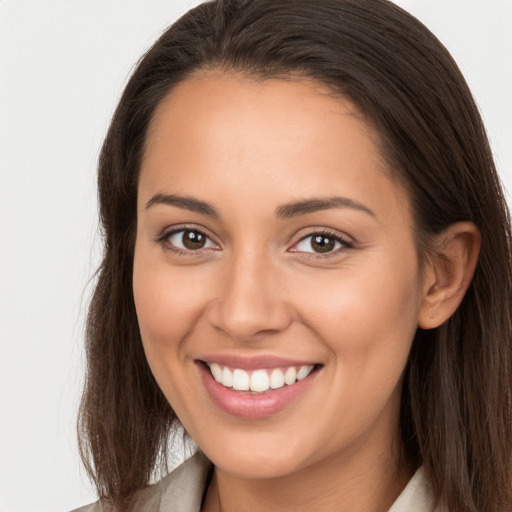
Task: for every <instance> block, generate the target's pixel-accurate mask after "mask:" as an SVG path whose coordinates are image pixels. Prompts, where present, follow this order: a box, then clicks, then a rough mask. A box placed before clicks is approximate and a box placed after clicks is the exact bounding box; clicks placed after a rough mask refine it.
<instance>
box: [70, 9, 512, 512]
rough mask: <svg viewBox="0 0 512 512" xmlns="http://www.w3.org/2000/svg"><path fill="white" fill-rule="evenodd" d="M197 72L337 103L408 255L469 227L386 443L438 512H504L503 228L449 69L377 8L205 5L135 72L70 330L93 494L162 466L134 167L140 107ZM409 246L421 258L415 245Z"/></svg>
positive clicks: (508, 470) (511, 422)
mask: <svg viewBox="0 0 512 512" xmlns="http://www.w3.org/2000/svg"><path fill="white" fill-rule="evenodd" d="M205 69H219V70H225V71H230V70H235V71H237V72H241V73H244V74H246V75H248V76H249V77H253V78H255V79H266V78H269V77H290V76H292V77H293V76H296V75H300V76H304V77H307V78H309V79H313V80H315V81H317V82H320V83H322V84H325V85H328V86H329V87H330V88H331V89H332V90H333V91H334V92H336V93H338V94H341V95H344V96H346V97H347V98H349V99H350V100H352V101H353V102H354V103H355V105H356V106H357V107H358V108H359V110H360V111H361V112H362V113H363V114H364V115H365V118H366V119H367V120H368V121H369V123H371V124H372V126H373V127H374V128H375V129H376V132H377V133H378V134H379V138H380V140H381V142H382V150H383V153H384V156H385V158H386V160H387V162H388V165H389V168H390V169H391V170H392V172H394V173H395V175H396V176H398V178H399V180H400V182H401V183H403V184H404V185H405V187H406V188H407V190H408V192H409V195H410V198H411V203H412V206H413V210H414V215H415V221H416V234H417V239H418V244H419V248H420V252H421V251H422V250H425V247H426V245H425V244H424V243H423V242H425V241H426V240H428V238H429V235H433V234H436V233H439V232H441V231H442V230H443V229H445V228H446V227H448V226H449V225H450V224H453V223H455V222H457V221H464V220H468V221H472V222H474V223H475V224H476V226H477V227H478V228H479V230H480V232H481V235H482V249H481V253H480V258H479V263H478V266H477V269H476V272H475V275H474V279H473V282H472V284H471V286H470V288H469V290H468V292H467V294H466V296H465V298H464V299H463V302H462V304H461V306H460V307H459V309H458V310H457V311H456V313H455V314H454V315H453V316H452V317H451V318H450V319H449V320H448V321H447V322H446V323H444V324H443V325H442V326H441V327H439V328H437V329H433V330H430V331H423V330H418V332H417V335H416V337H415V340H414V342H413V346H412V351H411V354H410V358H409V362H408V365H407V368H406V371H405V377H404V385H403V392H402V408H401V418H400V435H401V441H402V445H403V452H404V454H405V457H406V458H407V460H408V461H409V462H410V463H412V464H414V465H416V466H418V465H420V464H423V465H424V466H425V468H426V471H427V474H428V475H429V478H430V479H431V481H432V483H433V486H434V489H435V492H436V494H437V496H438V497H439V498H440V499H441V500H442V501H444V502H445V504H446V505H447V507H448V509H449V510H450V511H451V512H463V511H464V512H467V511H474V512H477V511H478V512H482V511H489V512H497V511H509V510H511V509H512V441H511V440H512V401H511V386H512V374H511V357H512V356H511V352H512V351H511V325H512V324H511V311H510V306H511V291H512V275H511V274H512V263H511V231H510V221H509V216H508V210H507V206H506V202H505V200H504V198H503V194H502V191H501V187H500V182H499V179H498V177H497V174H496V170H495V167H494V163H493V159H492V155H491V151H490V148H489V144H488V141H487V136H486V133H485V129H484V126H483V124H482V120H481V118H480V115H479V113H478V109H477V107H476V105H475V103H474V101H473V99H472V96H471V94H470V91H469V90H468V87H467V85H466V83H465V81H464V79H463V77H462V75H461V73H460V72H459V70H458V68H457V66H456V64H455V63H454V61H453V59H452V58H451V56H450V55H449V53H448V52H447V50H446V49H445V48H444V47H443V46H442V45H441V43H440V42H439V41H438V40H437V39H436V38H435V37H434V36H433V35H432V34H431V33H430V32H429V31H428V29H426V28H425V27H424V26H423V25H422V24H421V23H420V22H419V21H418V20H416V19H415V18H413V17H412V16H410V15H409V14H407V13H406V12H404V11H403V10H401V9H400V8H398V7H397V6H395V5H394V4H392V3H391V2H389V1H386V0H315V1H314V2H312V1H311V0H294V1H289V0H219V1H213V2H207V3H204V4H202V5H199V6H198V7H196V8H194V9H192V10H191V11H189V12H188V13H187V14H185V15H184V16H183V17H182V18H181V19H179V20H178V21H177V22H176V23H174V24H173V25H172V26H171V27H170V28H169V29H168V30H167V31H166V32H165V33H164V34H163V35H162V36H161V37H160V38H159V39H158V41H157V42H156V43H155V44H154V46H153V47H152V48H151V49H150V50H149V51H148V52H147V54H146V55H145V56H144V57H143V58H142V59H141V61H140V62H139V64H138V66H137V68H136V70H135V72H134V73H133V76H132V77H131V79H130V81H129V82H128V85H127V86H126V89H125V91H124V93H123V96H122V98H121V101H120V103H119V106H118V107H117V110H116V112H115V115H114V117H113V120H112V123H111V126H110V129H109V131H108V134H107V137H106V140H105V142H104V145H103V149H102V152H101V156H100V163H99V176H98V185H99V201H100V215H101V225H102V228H103V235H104V243H105V252H104V259H103V262H102V264H101V267H100V269H99V271H98V274H97V284H96V288H95V292H94V296H93V298H92V301H91V305H90V309H89V316H88V323H87V333H86V334H87V362H88V371H87V378H86V383H85V389H84V394H83V398H82V404H81V410H80V417H79V435H80V448H81V454H82V458H83V460H84V463H85V465H86V468H87V471H88V473H89V474H90V476H91V477H92V478H93V480H94V482H95V483H96V486H97V488H98V492H99V495H100V497H101V498H105V499H107V500H110V501H111V502H113V503H114V504H115V503H121V502H122V500H124V499H126V498H127V497H130V496H131V495H132V494H133V493H134V492H135V491H136V490H138V489H140V488H143V487H144V486H146V485H148V482H149V479H150V477H151V474H152V471H153V470H154V468H155V467H156V465H157V463H158V462H159V461H160V458H162V460H164V459H165V454H166V453H167V441H168V436H169V433H170V431H171V430H172V426H173V424H175V422H176V421H177V419H176V416H175V414H174V412H173V411H172V409H171V407H170V405H169V404H168V402H167V401H166V399H165V397H164V396H163V394H162V392H161V391H160V389H159V388H158V386H157V384H156V382H155V380H154V378H153V376H152V374H151V371H150V369H149V366H148V364H147V362H146V358H145V356H144V352H143V348H142V342H141V338H140V333H139V328H138V324H137V317H136V313H135V307H134V301H133V293H132V266H133V252H134V242H135V227H136V222H137V219H136V199H137V181H138V171H139V165H140V161H141V155H142V152H143V149H144V142H145V138H146V132H147V129H148V125H149V123H150V121H151V119H152V115H153V113H154V111H155V108H156V107H157V106H158V105H159V103H160V102H161V101H162V99H163V98H164V96H165V95H167V94H168V93H169V92H170V91H171V90H172V88H173V86H174V85H175V84H177V83H178V82H180V81H182V80H184V79H186V78H187V77H189V76H191V75H192V74H194V73H197V72H200V71H202V70H205ZM422 248H423V249H422Z"/></svg>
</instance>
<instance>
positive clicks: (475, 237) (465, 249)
mask: <svg viewBox="0 0 512 512" xmlns="http://www.w3.org/2000/svg"><path fill="white" fill-rule="evenodd" d="M435 244H436V245H435V249H434V251H433V254H432V255H431V256H430V260H429V263H427V265H428V269H426V272H425V280H424V287H425V292H424V297H423V300H422V303H421V308H420V314H419V318H418V326H419V327H421V328H422V329H433V328H435V327H438V326H439V325H441V324H442V323H443V322H445V321H446V320H448V318H450V316H452V315H453V313H454V312H455V310H456V309H457V308H458V307H459V304H460V303H461V302H462V299H463V298H464V295H465V293H466V291H467V289H468V288H469V285H470V284H471V280H472V278H473V274H474V272H475V268H476V264H477V261H478V254H479V252H480V244H481V236H480V231H479V230H478V228H477V227H476V226H475V225H474V224H473V223H472V222H457V223H456V224H452V225H451V226H450V227H448V228H447V229H446V230H444V231H443V232H442V233H440V234H439V235H438V236H437V240H436V242H435Z"/></svg>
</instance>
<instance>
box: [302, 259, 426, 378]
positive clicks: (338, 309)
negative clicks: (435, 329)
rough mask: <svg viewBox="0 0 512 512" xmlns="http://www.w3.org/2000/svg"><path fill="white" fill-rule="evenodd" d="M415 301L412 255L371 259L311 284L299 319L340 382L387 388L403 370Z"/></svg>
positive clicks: (417, 291) (412, 332) (417, 295)
mask: <svg viewBox="0 0 512 512" xmlns="http://www.w3.org/2000/svg"><path fill="white" fill-rule="evenodd" d="M304 284H305V283H304ZM419 299H420V289H419V284H418V279H417V265H416V255H415V253H412V252H411V257H410V258H394V257H393V254H391V255H390V257H386V256H385V255H383V254H376V255H375V257H374V258H365V262H364V265H361V267H358V265H357V263H354V265H353V266H351V267H347V268H345V269H342V270H340V271H339V272H338V271H337V273H336V274H332V275H325V276H324V277H323V278H322V279H321V280H317V281H316V282H315V283H314V285H313V286H312V285H311V283H310V284H309V293H308V296H307V301H306V302H304V304H303V307H302V311H303V314H302V315H303V319H304V321H305V323H307V324H309V326H310V328H312V329H313V330H315V331H316V332H318V333H319V335H320V337H321V338H322V339H323V340H324V342H325V343H326V345H328V348H329V349H330V351H331V353H332V354H333V356H334V357H335V358H336V360H337V364H340V365H343V366H344V368H345V369H344V371H343V372H342V373H340V376H341V378H348V375H351V376H352V377H353V378H356V377H357V379H361V382H363V381H364V377H368V383H370V382H373V381H378V380H381V378H382V379H386V378H387V376H389V381H390V383H391V382H396V381H397V380H398V378H399V376H400V374H401V372H402V371H403V368H404V366H405V364H406V361H407V358H408V355H409V351H410V347H411V343H412V340H413V338H414V335H415V332H416V329H417V323H418V314H419V302H420V300H419Z"/></svg>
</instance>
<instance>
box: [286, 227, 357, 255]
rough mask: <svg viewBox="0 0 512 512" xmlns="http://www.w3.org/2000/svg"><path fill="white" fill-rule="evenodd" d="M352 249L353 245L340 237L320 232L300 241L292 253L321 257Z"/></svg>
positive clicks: (292, 249)
mask: <svg viewBox="0 0 512 512" xmlns="http://www.w3.org/2000/svg"><path fill="white" fill-rule="evenodd" d="M352 247H353V245H352V243H351V242H349V241H347V240H344V239H343V238H341V237H340V236H336V235H331V234H330V233H322V232H319V233H312V234H310V235H308V236H305V237H304V238H302V239H301V240H299V242H298V243H297V244H295V245H294V246H293V247H292V248H291V249H290V251H291V252H304V253H310V254H311V253H313V254H318V255H320V254H327V253H333V254H334V253H338V252H340V251H343V250H344V249H350V248H352Z"/></svg>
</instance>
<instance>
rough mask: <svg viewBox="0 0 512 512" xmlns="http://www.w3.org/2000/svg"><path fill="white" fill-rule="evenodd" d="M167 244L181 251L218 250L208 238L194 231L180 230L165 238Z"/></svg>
mask: <svg viewBox="0 0 512 512" xmlns="http://www.w3.org/2000/svg"><path fill="white" fill-rule="evenodd" d="M166 240H167V242H168V243H169V244H170V245H172V246H173V247H174V248H176V249H179V250H182V251H198V250H200V249H218V248H219V247H218V246H217V245H216V244H215V243H213V242H212V241H211V240H210V238H209V237H208V236H207V235H205V234H204V233H202V232H201V231H197V230H195V229H181V230H179V231H175V232H174V233H171V234H170V235H169V236H167V237H166Z"/></svg>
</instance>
